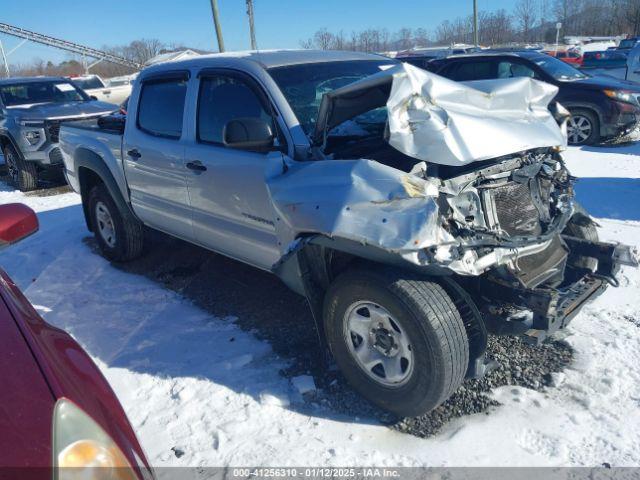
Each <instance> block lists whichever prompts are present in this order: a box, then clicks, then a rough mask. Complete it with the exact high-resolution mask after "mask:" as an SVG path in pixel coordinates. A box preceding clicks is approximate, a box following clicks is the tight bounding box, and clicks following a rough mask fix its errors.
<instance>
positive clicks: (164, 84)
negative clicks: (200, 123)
mask: <svg viewBox="0 0 640 480" xmlns="http://www.w3.org/2000/svg"><path fill="white" fill-rule="evenodd" d="M187 82H188V75H187V74H186V73H185V74H183V75H170V76H167V77H154V78H152V79H149V80H143V82H142V90H141V91H140V100H139V102H138V118H137V125H138V128H139V129H140V130H142V131H143V132H145V133H148V134H150V135H154V136H157V137H165V138H173V139H179V138H180V137H181V136H182V123H183V116H184V105H185V98H186V94H187Z"/></svg>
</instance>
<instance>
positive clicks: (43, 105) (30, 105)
mask: <svg viewBox="0 0 640 480" xmlns="http://www.w3.org/2000/svg"><path fill="white" fill-rule="evenodd" d="M117 109H118V107H117V106H116V105H112V104H110V103H105V102H98V101H96V100H95V99H94V98H92V97H89V96H88V95H87V94H86V93H85V92H84V91H83V90H82V89H81V88H79V87H77V86H76V85H74V84H73V83H72V82H70V81H69V80H68V79H66V78H58V77H31V78H7V79H3V80H0V147H2V153H3V154H4V158H5V163H6V166H7V171H8V174H9V178H10V179H11V181H12V182H13V183H14V185H15V186H16V187H17V188H19V189H20V190H22V191H27V190H33V189H34V188H36V187H37V185H38V176H39V174H40V172H42V170H44V169H47V168H61V167H62V152H61V151H60V148H59V147H58V132H59V131H60V123H61V122H66V121H71V120H79V119H85V118H92V117H98V116H101V115H104V114H106V113H110V112H113V111H114V110H117Z"/></svg>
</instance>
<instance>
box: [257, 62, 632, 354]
mask: <svg viewBox="0 0 640 480" xmlns="http://www.w3.org/2000/svg"><path fill="white" fill-rule="evenodd" d="M473 87H474V88H471V86H468V85H462V84H459V83H456V82H450V81H448V80H446V79H443V78H441V77H438V76H437V75H433V74H430V73H428V72H425V71H422V70H420V69H415V68H413V67H411V66H406V65H405V66H398V67H394V68H391V69H389V70H386V71H385V72H381V73H379V74H375V75H372V76H371V77H367V78H365V79H364V80H361V81H359V82H356V83H353V84H350V85H347V86H346V87H343V88H341V89H337V90H334V91H332V92H329V93H328V94H325V96H324V97H323V101H322V104H321V107H320V113H319V119H318V123H317V124H316V132H315V135H314V136H313V138H314V140H315V142H316V149H315V150H314V151H315V156H316V158H315V159H314V160H317V161H310V162H292V163H290V164H289V165H287V174H286V176H281V175H277V174H275V175H274V176H273V177H272V178H271V179H269V180H268V188H269V191H270V194H271V198H272V201H273V205H274V207H275V209H276V212H277V214H278V217H277V220H278V221H277V222H276V232H277V234H278V237H279V240H280V242H281V244H282V245H286V246H287V248H286V251H285V252H284V256H283V259H282V261H281V262H279V264H278V265H276V266H274V269H275V270H278V269H279V268H281V266H282V265H285V264H286V263H287V259H288V258H290V257H291V256H293V255H295V254H296V253H297V252H298V251H300V250H302V249H303V248H304V247H305V245H306V244H308V243H311V244H316V245H321V246H322V247H321V250H322V249H324V248H329V249H331V248H339V249H341V250H343V251H346V252H350V253H354V254H356V255H357V256H359V257H364V258H370V259H372V260H375V261H378V262H380V261H382V262H385V263H396V264H404V265H406V266H409V267H410V268H414V269H419V270H421V271H423V272H424V273H425V274H427V275H436V276H440V277H443V278H445V277H448V278H449V279H450V280H448V282H449V283H447V284H448V285H450V286H451V285H458V287H457V288H460V287H462V290H460V291H459V292H458V293H457V294H455V295H458V294H459V295H460V296H461V297H464V298H466V299H467V300H468V304H469V305H471V304H473V303H474V301H475V304H477V305H481V306H482V310H483V311H482V317H483V319H482V320H481V321H479V323H482V324H483V325H487V327H489V329H490V331H492V332H494V333H509V334H523V333H525V332H528V334H529V335H533V336H535V337H536V341H539V340H541V339H542V338H543V337H544V335H546V334H547V333H550V332H552V331H555V330H557V329H558V328H561V327H563V326H565V325H566V323H567V322H568V321H569V320H570V319H571V318H572V316H573V315H575V314H576V313H577V312H578V310H579V307H580V306H581V305H582V304H584V302H586V301H587V300H589V299H590V298H593V297H594V296H595V295H597V294H598V293H600V292H601V291H603V290H604V289H605V288H606V286H607V285H609V284H614V285H615V284H616V280H615V275H616V272H617V270H618V268H619V266H620V264H629V265H637V262H636V260H635V258H634V256H633V255H632V253H631V252H630V250H629V248H628V247H625V246H622V245H616V244H609V243H602V242H599V241H597V234H595V233H594V235H595V238H589V235H588V234H586V235H585V234H584V229H587V230H589V229H591V230H592V231H593V232H595V227H594V223H593V220H591V218H590V217H589V216H588V215H587V214H586V213H584V212H582V211H580V207H579V206H578V205H577V204H576V203H575V201H574V191H573V184H574V182H575V181H576V179H575V178H574V177H572V176H571V175H570V174H569V172H568V171H567V168H566V166H565V164H564V162H563V160H562V157H561V155H560V151H561V150H562V149H563V148H564V146H565V145H566V125H565V123H566V117H567V115H566V113H567V112H566V110H564V109H563V108H562V107H561V106H559V105H557V104H556V105H553V106H552V105H550V102H551V101H552V99H553V97H554V96H555V93H556V90H555V88H556V87H553V86H551V85H547V84H542V83H541V82H537V81H535V80H532V79H514V80H513V81H495V82H492V81H484V82H473ZM385 102H386V116H387V121H386V122H384V121H383V122H382V123H380V122H378V123H375V122H370V123H366V122H361V123H360V124H358V125H349V121H350V119H352V118H354V117H357V116H358V115H362V114H363V113H367V112H372V111H377V112H378V113H379V112H380V109H381V107H382V106H385ZM336 127H338V128H337V129H338V130H340V131H339V134H335V129H336ZM487 135H488V136H487ZM274 172H275V168H274ZM581 229H582V230H581ZM310 232H311V233H315V234H317V235H316V236H314V235H310ZM576 235H577V236H576ZM307 293H308V292H307ZM455 295H454V296H455ZM467 300H465V301H467ZM474 308H475V306H474ZM477 314H478V315H480V313H479V312H478V313H477ZM472 323H473V322H472ZM476 323H478V322H476ZM532 332H533V333H532ZM467 333H468V335H472V333H471V332H467ZM480 343H482V342H480Z"/></svg>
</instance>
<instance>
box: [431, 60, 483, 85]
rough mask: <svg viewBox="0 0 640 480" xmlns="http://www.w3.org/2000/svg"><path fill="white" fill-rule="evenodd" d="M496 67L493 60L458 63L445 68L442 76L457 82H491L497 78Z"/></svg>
mask: <svg viewBox="0 0 640 480" xmlns="http://www.w3.org/2000/svg"><path fill="white" fill-rule="evenodd" d="M494 67H495V64H494V63H493V62H492V61H491V60H484V61H476V62H457V63H454V64H452V65H450V66H449V67H445V68H444V69H443V70H442V73H440V74H441V75H442V76H444V77H447V78H450V79H451V80H455V81H456V82H465V81H471V80H489V79H491V78H495V77H496V76H495V69H494Z"/></svg>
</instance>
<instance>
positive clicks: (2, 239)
mask: <svg viewBox="0 0 640 480" xmlns="http://www.w3.org/2000/svg"><path fill="white" fill-rule="evenodd" d="M38 227H39V225H38V217H36V213H35V212H34V211H33V210H31V209H30V208H29V207H27V206H26V205H23V204H22V203H7V204H5V205H0V248H2V247H5V246H7V245H11V244H12V243H16V242H19V241H20V240H22V239H23V238H26V237H28V236H29V235H31V234H33V233H35V232H37V231H38Z"/></svg>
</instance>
